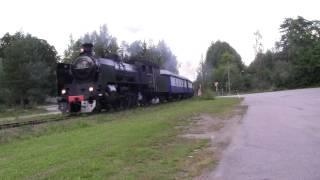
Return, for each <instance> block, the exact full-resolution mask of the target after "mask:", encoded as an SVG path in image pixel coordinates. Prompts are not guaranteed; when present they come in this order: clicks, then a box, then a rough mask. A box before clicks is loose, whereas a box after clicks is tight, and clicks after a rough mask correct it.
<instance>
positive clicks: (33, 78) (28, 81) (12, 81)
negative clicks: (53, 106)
mask: <svg viewBox="0 0 320 180" xmlns="http://www.w3.org/2000/svg"><path fill="white" fill-rule="evenodd" d="M16 37H19V38H16ZM8 39H9V40H8ZM1 49H2V50H1V52H2V57H1V58H2V73H3V76H2V85H3V86H2V87H3V89H4V90H3V91H5V92H6V93H7V94H8V96H9V98H8V99H9V100H10V102H9V103H11V104H15V103H18V104H25V103H26V102H43V100H44V99H45V97H46V96H47V95H53V94H54V92H55V64H56V61H57V59H58V57H57V52H56V50H55V48H54V47H53V46H51V45H49V44H48V43H47V42H46V41H45V40H42V39H38V38H36V37H33V36H31V35H30V34H27V35H24V34H23V33H21V32H18V33H16V34H15V35H12V36H11V35H9V34H6V35H5V36H4V37H3V38H2V39H1Z"/></svg>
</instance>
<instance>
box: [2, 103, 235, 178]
mask: <svg viewBox="0 0 320 180" xmlns="http://www.w3.org/2000/svg"><path fill="white" fill-rule="evenodd" d="M239 102H240V100H238V99H231V98H226V99H223V98H221V99H216V100H206V101H201V100H186V101H181V102H175V103H167V104H162V105H157V106H153V107H148V108H137V109H133V110H128V111H123V112H116V113H111V114H99V115H95V116H88V117H81V118H77V119H76V120H72V121H68V122H63V123H54V124H48V125H46V126H43V127H38V128H36V129H32V128H30V129H27V130H29V131H32V132H33V133H29V134H28V133H27V132H25V131H23V132H25V133H26V134H27V135H26V136H22V137H19V138H12V139H11V141H10V142H6V143H2V144H0V177H1V179H82V178H85V179H175V178H177V177H181V172H183V171H184V170H185V169H186V167H185V166H186V164H185V162H186V159H187V158H188V155H189V154H190V153H191V152H192V151H193V150H194V149H199V148H202V147H205V144H206V143H208V141H206V140H190V139H183V138H181V137H179V136H178V135H179V134H180V133H181V130H180V129H179V128H176V126H178V125H179V126H181V125H187V124H188V123H189V122H190V121H189V117H191V116H195V115H197V114H199V113H202V112H208V113H216V114H220V115H221V114H224V113H228V112H230V110H231V109H232V106H233V105H235V104H238V103H239ZM9 134H10V133H9ZM0 135H5V133H2V134H0Z"/></svg>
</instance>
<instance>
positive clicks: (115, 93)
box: [57, 43, 193, 112]
mask: <svg viewBox="0 0 320 180" xmlns="http://www.w3.org/2000/svg"><path fill="white" fill-rule="evenodd" d="M57 86H58V96H59V97H58V104H59V109H60V110H61V111H62V112H93V111H100V110H101V109H109V108H128V107H132V106H137V105H146V104H150V103H156V102H162V101H170V100H172V99H183V98H188V97H191V96H193V89H192V83H191V81H190V80H188V79H187V78H184V77H182V76H179V75H176V74H174V73H171V72H169V71H167V70H162V69H160V68H159V66H158V65H156V64H154V63H152V62H149V61H140V60H136V61H131V62H129V63H124V62H122V61H121V60H119V58H95V57H94V56H93V45H92V44H89V43H87V44H83V45H82V48H81V51H80V55H79V56H78V57H77V58H76V59H74V60H73V62H72V63H71V64H67V63H59V64H58V65H57Z"/></svg>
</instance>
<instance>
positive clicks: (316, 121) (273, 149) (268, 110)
mask: <svg viewBox="0 0 320 180" xmlns="http://www.w3.org/2000/svg"><path fill="white" fill-rule="evenodd" d="M244 97H245V100H244V104H246V105H248V106H249V108H248V111H247V113H246V115H245V116H244V119H243V121H242V124H241V125H240V126H239V127H238V129H237V131H236V132H235V134H234V138H233V140H232V142H231V144H230V146H229V147H228V148H227V150H226V152H225V154H224V157H223V158H222V160H221V162H220V164H219V165H218V167H217V168H216V170H215V172H212V173H211V174H210V175H209V176H208V177H207V179H217V180H320V88H313V89H301V90H291V91H279V92H270V93H258V94H249V95H244Z"/></svg>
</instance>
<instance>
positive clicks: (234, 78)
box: [195, 16, 320, 93]
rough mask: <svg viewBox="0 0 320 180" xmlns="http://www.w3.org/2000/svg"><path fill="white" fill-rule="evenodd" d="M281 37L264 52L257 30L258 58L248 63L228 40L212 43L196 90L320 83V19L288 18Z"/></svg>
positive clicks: (251, 88) (254, 89)
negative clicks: (245, 62) (216, 85)
mask: <svg viewBox="0 0 320 180" xmlns="http://www.w3.org/2000/svg"><path fill="white" fill-rule="evenodd" d="M279 29H280V34H281V38H280V40H279V41H277V42H275V47H274V48H272V50H267V51H266V52H263V45H262V43H261V38H262V36H261V34H260V33H259V31H257V32H256V33H255V34H254V35H255V38H256V43H255V45H254V47H255V53H256V56H255V59H254V60H253V62H252V63H251V64H250V65H249V66H245V65H244V63H243V62H242V60H241V57H240V55H239V54H238V53H237V51H236V50H235V49H234V48H233V47H231V46H230V45H229V44H228V43H227V42H221V41H217V42H213V43H212V44H211V45H210V46H209V48H208V50H207V53H206V57H205V59H202V60H201V62H200V65H199V70H198V75H197V79H196V81H195V86H196V89H198V88H199V86H200V85H201V86H202V88H203V89H215V87H214V82H218V88H219V93H221V92H222V90H223V91H224V92H228V91H229V88H230V90H231V93H235V92H236V91H242V92H248V91H262V90H277V89H291V88H302V87H311V86H319V85H320V21H318V20H307V19H304V18H303V17H300V16H299V17H297V18H287V19H285V20H284V21H283V23H282V24H281V25H280V28H279Z"/></svg>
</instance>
